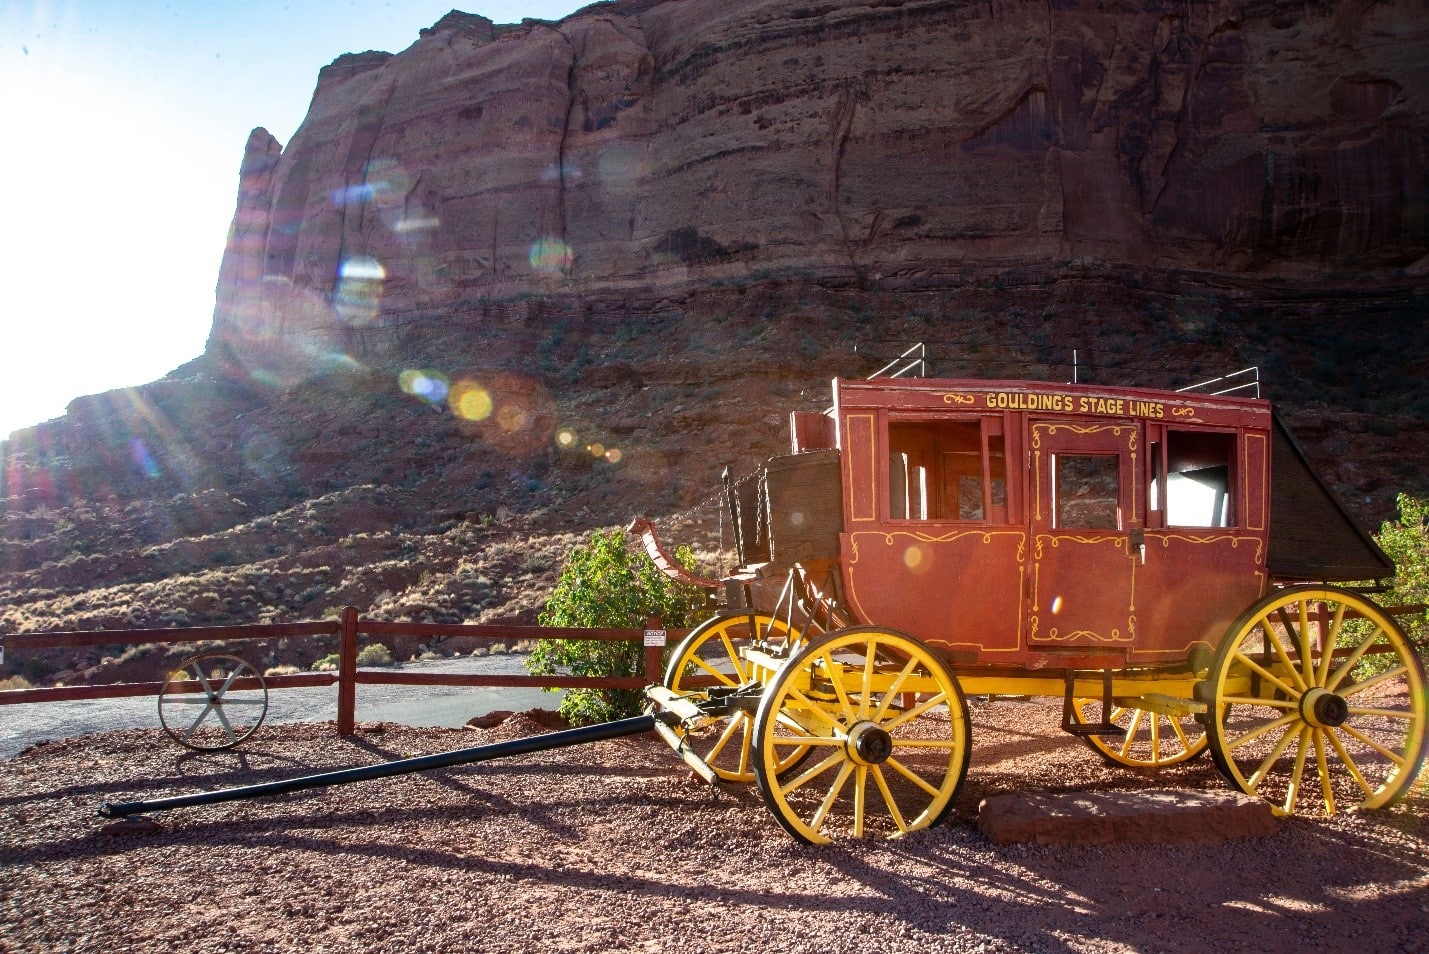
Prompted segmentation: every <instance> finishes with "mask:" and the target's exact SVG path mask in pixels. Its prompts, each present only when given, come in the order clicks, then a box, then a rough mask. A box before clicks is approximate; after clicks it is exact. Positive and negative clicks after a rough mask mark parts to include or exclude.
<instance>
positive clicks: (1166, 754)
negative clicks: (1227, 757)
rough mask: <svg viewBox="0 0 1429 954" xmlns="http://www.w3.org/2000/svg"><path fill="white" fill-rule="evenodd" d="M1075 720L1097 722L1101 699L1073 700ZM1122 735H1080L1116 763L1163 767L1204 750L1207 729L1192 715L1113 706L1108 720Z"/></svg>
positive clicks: (1134, 766)
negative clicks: (1120, 728)
mask: <svg viewBox="0 0 1429 954" xmlns="http://www.w3.org/2000/svg"><path fill="white" fill-rule="evenodd" d="M1072 712H1073V715H1074V716H1075V717H1076V719H1077V721H1078V722H1100V721H1101V712H1102V703H1101V700H1100V699H1073V700H1072ZM1109 721H1110V722H1111V723H1112V724H1113V725H1119V726H1121V727H1122V728H1123V729H1125V730H1126V735H1124V736H1114V735H1108V736H1101V735H1088V736H1083V737H1082V740H1083V741H1084V742H1086V743H1087V747H1088V748H1090V749H1091V750H1092V751H1093V752H1096V753H1098V754H1100V755H1101V756H1103V757H1104V758H1107V759H1109V760H1110V761H1112V762H1115V763H1117V764H1118V765H1125V766H1128V767H1130V768H1162V767H1163V766H1167V765H1175V764H1176V763H1178V762H1186V761H1189V760H1191V759H1194V758H1196V757H1197V756H1198V755H1200V754H1201V753H1203V752H1205V751H1206V746H1207V742H1206V729H1205V726H1203V725H1201V724H1200V722H1198V721H1196V717H1195V716H1192V715H1169V714H1167V713H1164V712H1152V711H1151V710H1149V709H1140V708H1137V707H1136V706H1117V705H1114V706H1112V709H1111V717H1110V720H1109Z"/></svg>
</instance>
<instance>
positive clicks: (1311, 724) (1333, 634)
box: [1198, 586, 1429, 815]
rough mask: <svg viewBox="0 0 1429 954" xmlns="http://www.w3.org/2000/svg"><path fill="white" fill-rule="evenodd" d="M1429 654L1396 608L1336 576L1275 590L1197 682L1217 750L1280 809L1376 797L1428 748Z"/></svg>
mask: <svg viewBox="0 0 1429 954" xmlns="http://www.w3.org/2000/svg"><path fill="white" fill-rule="evenodd" d="M1425 685H1426V679H1425V672H1424V665H1423V663H1422V662H1421V661H1420V659H1419V658H1418V657H1417V656H1416V655H1415V653H1414V649H1413V647H1412V646H1411V644H1410V642H1409V640H1408V639H1407V638H1406V637H1405V635H1404V632H1403V630H1401V629H1400V628H1399V626H1398V624H1396V623H1395V621H1394V620H1393V618H1391V617H1390V616H1389V615H1388V614H1386V613H1385V612H1384V611H1383V610H1382V609H1380V608H1379V607H1378V606H1376V605H1375V604H1374V603H1373V602H1371V601H1370V600H1368V599H1366V598H1364V597H1362V596H1360V595H1358V594H1356V593H1353V592H1350V591H1348V590H1344V589H1340V588H1338V587H1330V586H1296V587H1289V588H1287V589H1283V590H1279V591H1277V592H1275V593H1272V594H1271V595H1270V596H1267V597H1266V598H1265V599H1263V600H1261V601H1260V602H1258V603H1256V604H1255V605H1254V606H1252V607H1251V608H1250V609H1249V610H1247V611H1246V612H1245V613H1244V614H1243V615H1242V616H1241V618H1240V619H1239V620H1237V621H1236V622H1235V623H1234V624H1233V625H1232V627H1231V629H1230V631H1229V632H1228V634H1227V635H1226V638H1225V640H1224V641H1223V642H1222V643H1221V646H1220V649H1219V650H1218V651H1217V653H1216V657H1215V661H1214V662H1213V663H1212V665H1211V671H1210V674H1209V675H1208V676H1207V679H1206V681H1205V682H1203V683H1201V685H1200V686H1199V687H1198V694H1199V695H1200V696H1201V698H1202V701H1204V702H1207V703H1210V704H1211V705H1210V713H1209V714H1208V715H1207V717H1206V718H1207V721H1208V724H1209V734H1210V741H1211V754H1212V756H1213V757H1214V758H1215V760H1216V765H1217V767H1218V768H1219V769H1220V770H1221V772H1222V773H1223V774H1224V775H1225V776H1226V778H1227V779H1229V780H1230V782H1231V784H1233V785H1235V786H1236V787H1237V788H1239V789H1240V790H1241V791H1243V792H1246V793H1247V794H1251V795H1256V796H1258V797H1260V798H1263V799H1265V800H1266V801H1268V802H1269V803H1270V805H1271V807H1272V808H1273V809H1274V810H1275V811H1276V813H1277V814H1282V815H1289V814H1295V813H1323V814H1331V815H1332V814H1334V813H1335V812H1337V811H1343V810H1346V809H1352V808H1380V807H1382V806H1385V805H1388V804H1390V803H1392V802H1393V801H1394V800H1395V799H1396V798H1398V797H1399V796H1401V795H1403V794H1404V793H1405V792H1406V791H1407V790H1408V788H1409V786H1410V784H1411V783H1412V782H1413V780H1414V777H1415V775H1416V774H1417V773H1418V771H1419V767H1420V766H1421V764H1422V763H1423V760H1424V755H1425V750H1426V747H1429V731H1426V726H1429V712H1426V709H1429V697H1426V693H1425Z"/></svg>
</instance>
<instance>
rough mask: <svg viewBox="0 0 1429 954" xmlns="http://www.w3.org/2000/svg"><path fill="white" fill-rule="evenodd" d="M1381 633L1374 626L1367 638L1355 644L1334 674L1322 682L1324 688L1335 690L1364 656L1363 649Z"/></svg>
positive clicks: (1381, 631)
mask: <svg viewBox="0 0 1429 954" xmlns="http://www.w3.org/2000/svg"><path fill="white" fill-rule="evenodd" d="M1382 634H1383V630H1381V629H1380V628H1379V627H1377V626H1376V627H1375V630H1374V632H1372V633H1370V635H1369V638H1368V639H1366V640H1363V641H1362V642H1360V644H1359V645H1357V646H1355V647H1354V649H1353V650H1351V651H1350V654H1349V656H1348V657H1347V658H1346V659H1345V661H1344V662H1343V663H1341V664H1340V668H1338V669H1336V670H1335V674H1334V675H1333V676H1331V677H1330V678H1329V679H1327V680H1326V681H1325V682H1324V686H1325V688H1326V689H1329V690H1330V691H1331V692H1335V691H1337V690H1338V688H1339V685H1340V683H1342V682H1344V681H1345V677H1346V676H1348V675H1349V674H1350V672H1351V671H1352V670H1353V669H1354V668H1355V666H1357V665H1359V661H1360V659H1361V658H1362V657H1363V656H1364V654H1365V651H1366V650H1367V649H1369V648H1370V647H1371V646H1373V645H1374V643H1375V642H1376V641H1377V640H1378V639H1379V637H1380V636H1381V635H1382Z"/></svg>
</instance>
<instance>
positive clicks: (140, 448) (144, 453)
mask: <svg viewBox="0 0 1429 954" xmlns="http://www.w3.org/2000/svg"><path fill="white" fill-rule="evenodd" d="M129 455H130V456H131V457H133V458H134V466H135V467H137V468H139V473H141V474H143V475H144V476H145V477H148V478H149V479H150V480H153V479H154V478H156V477H158V476H159V475H160V471H159V464H158V462H157V461H155V460H154V455H153V454H150V453H149V447H148V445H146V444H145V443H144V439H143V438H142V437H135V438H131V439H130V441H129Z"/></svg>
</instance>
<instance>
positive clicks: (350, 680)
mask: <svg viewBox="0 0 1429 954" xmlns="http://www.w3.org/2000/svg"><path fill="white" fill-rule="evenodd" d="M687 632H688V630H670V631H666V630H665V629H664V627H663V626H662V625H661V623H660V620H658V619H653V618H652V619H651V620H649V621H648V622H647V623H646V626H645V628H644V629H617V628H590V629H585V628H580V627H561V626H516V625H503V624H467V623H394V622H388V621H384V620H369V619H362V618H361V617H360V616H359V615H358V613H357V609H356V608H355V607H351V606H348V607H345V608H344V609H343V611H342V616H341V618H340V619H336V620H324V621H322V622H309V623H269V624H255V625H251V626H194V627H187V628H183V629H114V630H98V631H94V632H83V633H24V634H19V635H11V636H0V647H3V648H4V650H5V651H6V652H15V651H17V650H18V651H33V650H37V649H52V648H58V647H62V646H139V645H164V644H173V643H208V642H243V641H248V640H259V639H282V638H287V637H296V636H335V637H337V638H338V653H337V655H338V667H337V672H335V673H334V672H311V673H293V674H289V675H274V676H265V677H264V682H266V683H267V685H268V688H269V689H297V688H313V687H323V686H331V685H334V684H336V685H337V687H338V692H337V730H338V732H339V733H340V734H342V735H351V734H353V732H354V731H355V730H356V709H357V687H358V686H359V685H367V686H382V685H386V686H481V687H492V688H552V689H642V688H644V687H645V686H647V685H650V684H652V683H658V682H660V680H661V677H662V675H663V673H662V669H661V652H662V649H663V647H664V645H665V643H666V641H667V640H669V639H678V638H680V637H681V636H683V635H684V634H685V633H687ZM656 634H658V635H656ZM359 635H365V636H367V637H369V638H370V639H376V638H381V637H406V638H433V637H443V638H447V637H453V636H459V637H463V638H475V639H481V640H486V641H488V642H501V641H520V640H537V639H560V640H600V641H625V642H634V643H637V644H640V645H644V648H645V654H644V671H643V672H642V674H641V675H639V676H627V677H612V676H514V675H499V674H483V675H469V676H468V675H457V674H451V673H410V672H405V673H404V672H385V671H382V670H373V669H358V668H357V646H358V637H359ZM647 635H651V636H653V638H647ZM163 688H164V683H162V682H127V683H110V684H107V685H99V686H52V687H46V688H40V689H5V690H0V706H3V705H16V704H20V703H33V702H71V701H75V700H84V699H120V698H128V697H132V696H153V695H158V694H159V693H160V692H161V691H162V690H163Z"/></svg>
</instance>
